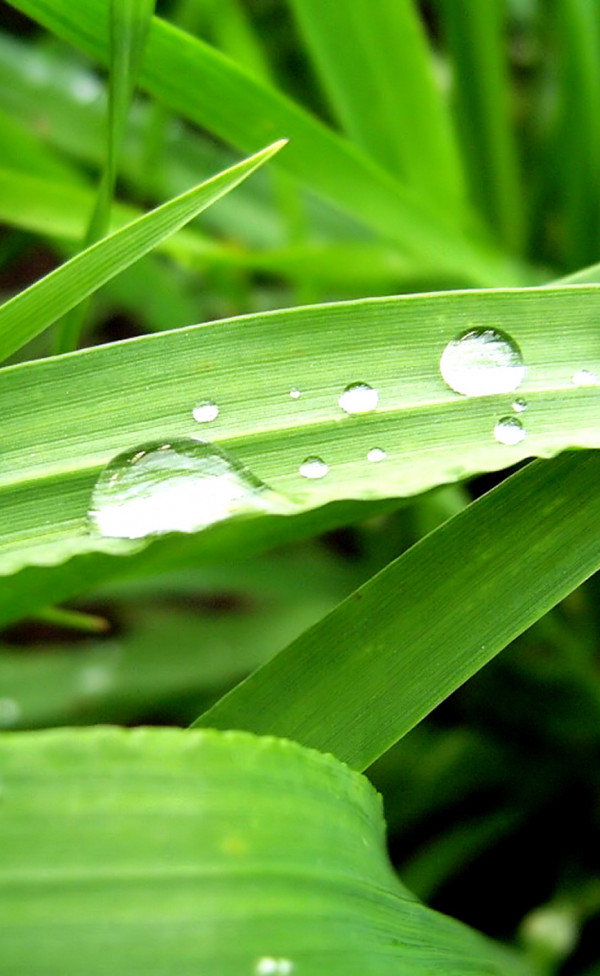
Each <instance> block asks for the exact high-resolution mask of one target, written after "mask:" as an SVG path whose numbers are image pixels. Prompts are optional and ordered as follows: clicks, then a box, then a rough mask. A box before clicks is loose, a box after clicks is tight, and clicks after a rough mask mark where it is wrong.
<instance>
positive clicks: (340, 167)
mask: <svg viewBox="0 0 600 976" xmlns="http://www.w3.org/2000/svg"><path fill="white" fill-rule="evenodd" d="M15 6H16V7H17V8H18V9H19V10H21V11H23V12H24V13H26V14H28V15H30V16H31V17H33V18H35V19H37V20H39V21H40V23H42V24H43V25H44V26H46V27H47V28H48V29H49V30H51V31H54V32H56V33H57V34H59V36H61V37H63V38H64V39H65V40H67V41H69V42H71V43H73V44H75V45H77V46H79V47H81V48H82V49H83V50H85V51H86V52H87V53H89V54H90V55H92V56H93V57H95V58H97V59H99V60H100V61H102V62H106V60H107V54H108V42H107V34H106V25H105V23H104V17H103V15H104V13H105V8H106V0H88V2H87V3H86V4H85V6H84V7H81V8H79V7H78V9H77V10H75V9H74V8H73V6H72V4H71V3H70V2H69V0H16V2H15ZM140 85H141V87H143V88H145V89H146V90H147V91H149V92H150V93H151V94H152V95H154V96H155V97H156V98H157V99H159V100H161V101H163V102H164V103H165V104H166V105H167V106H168V107H169V108H171V109H172V110H173V111H175V112H177V113H180V114H181V115H182V116H184V117H185V118H188V119H190V120H191V121H193V122H195V123H196V124H198V125H200V126H203V127H204V128H206V129H208V130H209V131H210V132H212V133H214V134H216V135H218V136H219V137H221V138H223V139H225V140H227V141H228V142H230V143H232V144H233V145H236V146H241V147H246V148H248V149H250V150H252V149H255V148H256V146H257V145H258V144H264V141H265V138H266V139H268V138H274V137H276V136H278V135H283V136H286V137H288V138H289V140H290V146H289V148H288V151H287V153H286V159H285V161H284V162H283V163H282V166H283V168H284V169H286V170H287V171H288V172H290V173H291V174H292V175H293V176H295V177H296V178H297V179H299V180H300V181H301V183H303V184H304V185H306V186H307V187H309V188H310V189H312V190H314V191H315V192H317V193H318V194H320V195H322V196H324V197H325V198H326V199H327V200H329V201H331V202H333V203H335V204H336V205H337V206H339V207H340V208H342V210H344V211H346V212H348V213H350V214H352V215H353V216H354V217H357V218H358V219H360V220H361V221H363V222H364V223H366V224H367V225H368V226H369V227H371V228H374V229H375V230H376V231H377V232H378V233H380V234H382V235H384V236H385V237H387V238H389V239H391V240H393V241H396V242H397V243H399V244H400V245H401V246H402V247H403V248H404V249H405V250H406V251H408V252H409V253H410V254H413V255H417V256H419V257H422V258H424V259H425V260H427V261H428V262H433V263H435V264H436V265H437V267H438V268H439V269H440V270H441V271H444V272H450V271H451V272H453V273H454V274H463V275H465V274H467V275H468V276H469V281H470V282H472V283H474V284H480V285H497V284H517V283H518V284H522V283H523V281H524V280H526V279H527V277H528V272H527V271H524V269H523V268H522V267H521V266H516V265H515V264H514V262H513V261H511V260H508V259H507V258H506V257H505V256H504V255H503V254H499V253H498V252H496V251H494V250H493V249H492V248H491V247H488V246H487V245H482V244H481V243H480V242H479V241H476V240H474V239H471V238H469V237H466V236H464V235H462V234H459V233H457V232H456V230H455V229H454V228H453V226H452V222H451V221H448V220H447V219H445V217H444V214H443V213H441V212H440V210H439V207H436V206H435V204H434V203H433V202H432V201H431V200H426V199H424V198H423V196H422V195H420V194H418V193H416V192H414V191H413V190H412V189H411V188H408V187H406V186H404V185H403V184H402V183H399V182H398V181H396V180H395V179H393V177H391V176H389V174H388V173H386V172H385V171H384V170H383V169H381V168H379V167H378V166H377V164H375V163H374V162H373V161H372V160H370V159H369V158H368V157H366V156H364V155H363V154H362V153H361V152H360V151H359V150H358V149H357V148H356V147H354V146H352V145H351V144H350V143H349V142H346V141H345V140H344V139H342V138H340V137H339V136H337V135H336V134H335V133H334V132H333V131H332V130H330V129H329V128H327V127H326V126H325V125H323V124H321V123H320V122H319V121H318V120H316V119H315V118H314V117H313V116H311V115H310V114H309V113H308V112H307V111H305V110H304V109H302V108H300V107H299V106H298V105H296V104H295V103H294V102H292V101H290V100H289V99H288V98H286V97H285V96H283V95H282V94H280V93H279V92H278V91H276V90H275V89H273V88H271V87H269V86H268V85H265V84H262V83H260V82H258V81H256V80H254V79H253V78H252V77H251V76H250V75H248V74H247V73H245V72H244V71H243V70H241V69H239V68H238V67H237V66H236V65H235V64H234V63H233V62H231V61H229V60H228V59H227V58H225V57H223V56H222V55H221V54H220V53H219V52H217V51H216V50H214V49H212V48H211V47H209V46H208V45H206V44H203V43H202V42H201V41H199V40H197V39H195V38H192V37H190V36H189V35H186V34H185V33H183V32H182V31H179V30H177V29H176V28H174V27H172V26H171V25H169V24H166V23H164V22H163V21H161V20H160V19H158V18H155V19H154V21H153V24H152V27H151V30H150V34H149V38H148V46H147V55H146V58H145V61H144V66H143V69H142V72H141V75H140Z"/></svg>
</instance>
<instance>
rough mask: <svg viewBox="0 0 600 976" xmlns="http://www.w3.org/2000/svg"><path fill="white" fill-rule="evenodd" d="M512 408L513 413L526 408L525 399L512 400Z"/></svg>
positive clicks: (521, 411)
mask: <svg viewBox="0 0 600 976" xmlns="http://www.w3.org/2000/svg"><path fill="white" fill-rule="evenodd" d="M512 408H513V410H514V411H515V413H523V411H524V410H527V400H521V399H518V400H513V405H512Z"/></svg>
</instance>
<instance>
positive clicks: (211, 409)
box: [192, 400, 219, 424]
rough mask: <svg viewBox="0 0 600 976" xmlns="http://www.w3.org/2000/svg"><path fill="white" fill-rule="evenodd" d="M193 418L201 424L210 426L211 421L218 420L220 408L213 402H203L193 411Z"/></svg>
mask: <svg viewBox="0 0 600 976" xmlns="http://www.w3.org/2000/svg"><path fill="white" fill-rule="evenodd" d="M192 416H193V418H194V420H197V421H198V423H199V424H208V423H210V421H211V420H216V419H217V417H218V416H219V408H218V406H217V405H216V403H213V401H212V400H202V401H201V403H198V404H196V406H195V407H194V409H193V410H192Z"/></svg>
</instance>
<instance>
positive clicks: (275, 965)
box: [254, 956, 294, 976]
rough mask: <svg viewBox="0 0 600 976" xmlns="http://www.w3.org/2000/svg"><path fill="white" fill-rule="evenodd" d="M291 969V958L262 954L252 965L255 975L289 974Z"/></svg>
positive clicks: (284, 975)
mask: <svg viewBox="0 0 600 976" xmlns="http://www.w3.org/2000/svg"><path fill="white" fill-rule="evenodd" d="M293 971H294V964H293V962H292V960H291V959H276V958H275V957H274V956H263V957H262V959H259V960H258V961H257V963H256V966H255V967H254V972H255V974H256V976H289V974H290V973H292V972H293Z"/></svg>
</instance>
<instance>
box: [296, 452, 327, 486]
mask: <svg viewBox="0 0 600 976" xmlns="http://www.w3.org/2000/svg"><path fill="white" fill-rule="evenodd" d="M299 471H300V474H301V475H302V477H303V478H310V479H313V480H314V479H317V478H324V477H325V475H326V474H327V473H328V471H329V465H328V464H325V461H324V460H323V459H322V458H320V457H317V456H316V455H315V454H311V456H310V457H307V458H305V459H304V461H303V462H302V464H301V465H300V468H299Z"/></svg>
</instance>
